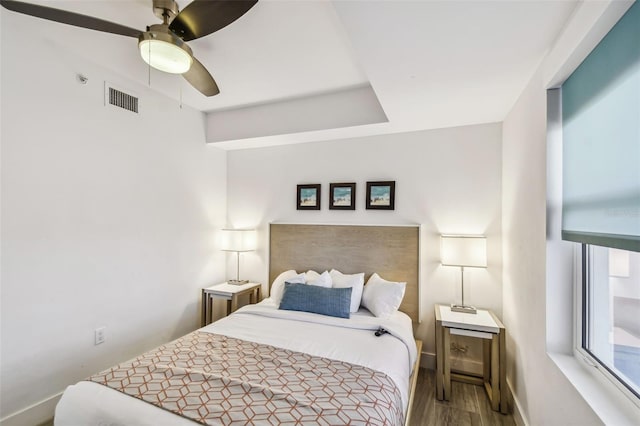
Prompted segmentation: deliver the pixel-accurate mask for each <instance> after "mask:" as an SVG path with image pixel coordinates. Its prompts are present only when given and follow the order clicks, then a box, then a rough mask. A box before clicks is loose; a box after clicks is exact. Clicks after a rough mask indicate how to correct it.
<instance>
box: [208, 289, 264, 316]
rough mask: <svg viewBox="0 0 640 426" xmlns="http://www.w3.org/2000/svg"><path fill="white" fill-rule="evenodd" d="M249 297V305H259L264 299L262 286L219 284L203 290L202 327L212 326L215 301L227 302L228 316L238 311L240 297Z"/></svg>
mask: <svg viewBox="0 0 640 426" xmlns="http://www.w3.org/2000/svg"><path fill="white" fill-rule="evenodd" d="M245 294H248V295H249V303H257V302H259V301H260V299H262V284H260V283H247V284H242V285H231V284H227V283H222V284H217V285H214V286H211V287H207V288H203V289H202V315H201V317H200V318H201V319H200V327H204V326H205V325H208V324H211V322H212V321H213V299H224V300H226V301H227V315H229V314H230V313H232V312H234V311H235V310H236V309H238V297H240V296H243V295H245Z"/></svg>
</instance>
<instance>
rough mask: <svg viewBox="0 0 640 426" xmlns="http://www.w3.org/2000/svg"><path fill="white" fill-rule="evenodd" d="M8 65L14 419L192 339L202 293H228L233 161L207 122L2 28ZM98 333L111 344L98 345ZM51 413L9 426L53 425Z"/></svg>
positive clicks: (5, 390)
mask: <svg viewBox="0 0 640 426" xmlns="http://www.w3.org/2000/svg"><path fill="white" fill-rule="evenodd" d="M5 18H6V19H5ZM16 34H19V36H16ZM26 51H28V54H27V53H26ZM133 53H134V54H135V52H133ZM1 59H2V130H1V137H2V211H1V213H2V265H1V266H2V275H1V279H2V283H1V285H2V287H1V299H2V301H1V303H2V304H1V327H2V328H1V338H2V340H1V344H2V348H1V355H2V366H1V375H2V381H1V382H2V383H1V394H2V401H1V406H0V417H4V418H6V417H7V416H11V415H13V414H14V413H16V412H17V411H19V410H22V409H24V408H26V407H28V406H30V405H31V404H38V403H39V402H41V401H43V400H47V399H48V398H49V397H50V396H55V395H56V394H58V393H59V392H61V391H63V390H64V388H65V387H66V386H67V385H69V384H72V383H74V382H76V381H78V380H80V379H82V378H85V377H87V376H88V375H90V374H92V373H94V372H96V371H99V370H101V369H103V368H106V367H108V366H110V365H113V364H115V363H117V362H119V361H123V360H126V359H128V358H130V357H132V356H134V355H137V354H139V353H141V352H143V351H145V350H148V349H150V348H152V347H154V346H157V345H159V344H161V343H163V342H166V341H168V340H171V339H173V338H176V337H178V336H180V335H182V334H185V333H187V332H189V331H191V330H193V329H195V328H196V327H198V326H199V312H200V310H199V309H200V308H199V307H200V305H199V295H200V292H199V289H200V287H201V286H203V285H205V284H208V285H210V284H212V283H213V282H217V281H219V280H221V279H223V278H224V270H223V269H222V268H224V255H223V254H222V253H221V252H220V251H219V250H217V249H216V248H215V247H214V233H215V231H216V230H218V229H220V228H222V227H223V226H224V224H225V220H226V204H225V203H226V153H225V152H224V151H220V150H218V149H217V148H215V147H212V146H207V145H206V144H205V136H204V135H205V133H204V117H203V115H202V114H201V113H200V112H196V111H194V110H191V109H188V108H185V109H180V108H179V105H177V104H176V103H175V102H174V101H172V100H169V99H167V98H164V97H162V96H159V95H157V94H155V93H154V92H152V91H150V90H149V89H147V88H145V87H131V86H127V83H126V81H127V80H126V78H122V77H120V76H118V75H115V74H112V73H109V72H107V71H105V70H104V69H101V68H98V67H96V66H94V65H93V64H91V63H89V62H86V61H85V60H83V59H80V58H78V57H75V56H74V55H72V54H70V53H69V52H66V51H63V50H60V49H59V48H57V47H55V45H54V44H53V43H51V42H49V41H47V40H46V39H44V38H40V36H39V35H37V34H33V33H30V32H26V33H25V32H23V31H20V27H19V25H17V24H16V20H15V19H14V17H13V15H12V16H9V14H3V22H2V58H1ZM76 72H82V73H83V74H85V75H86V76H87V77H88V78H89V81H88V83H87V84H86V85H81V84H79V83H78V82H77V81H76ZM105 79H107V80H110V81H112V82H115V83H119V85H120V86H124V87H125V88H129V89H133V90H134V91H135V92H137V94H138V95H140V97H141V114H140V115H135V114H132V113H130V112H127V111H124V110H116V109H112V108H107V107H104V106H103V81H104V80H105ZM214 265H216V266H218V268H217V269H216V268H215V267H214ZM220 266H222V268H220ZM100 326H105V327H106V342H105V343H104V344H102V345H98V346H94V329H95V328H96V327H100ZM54 402H55V398H53V399H52V400H49V401H48V403H44V404H41V406H40V407H41V408H42V407H44V408H42V409H37V408H36V409H35V410H31V411H30V412H27V413H26V414H25V416H18V417H13V420H12V421H9V422H7V424H11V423H18V424H36V423H38V422H40V421H42V420H44V419H46V418H47V417H51V416H52V415H53V411H52V407H53V403H54ZM34 413H35V414H34ZM3 424H4V423H3Z"/></svg>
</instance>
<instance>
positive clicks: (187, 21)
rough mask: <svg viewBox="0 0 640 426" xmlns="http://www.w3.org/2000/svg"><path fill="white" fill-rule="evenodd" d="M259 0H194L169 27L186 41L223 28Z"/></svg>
mask: <svg viewBox="0 0 640 426" xmlns="http://www.w3.org/2000/svg"><path fill="white" fill-rule="evenodd" d="M257 2H258V0H193V1H192V2H191V3H189V4H188V5H187V7H185V8H184V9H182V11H181V12H180V13H179V14H178V16H176V17H175V18H174V19H173V21H172V22H171V24H170V25H169V29H171V31H173V32H174V33H176V35H177V36H178V37H180V38H181V39H183V40H184V41H189V40H194V39H196V38H200V37H204V36H206V35H208V34H211V33H213V32H216V31H218V30H219V29H222V28H224V27H226V26H227V25H229V24H230V23H232V22H233V21H235V20H236V19H238V18H239V17H241V16H242V15H244V14H245V13H247V11H248V10H249V9H251V8H252V7H253V6H254V5H255V4H256V3H257Z"/></svg>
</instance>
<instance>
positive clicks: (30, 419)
mask: <svg viewBox="0 0 640 426" xmlns="http://www.w3.org/2000/svg"><path fill="white" fill-rule="evenodd" d="M61 397H62V392H60V393H57V394H55V395H52V396H50V397H49V398H46V399H43V400H42V401H40V402H37V403H35V404H33V405H30V406H28V407H26V408H23V409H22V410H20V411H16V412H15V413H13V414H10V415H8V416H7V417H4V418H2V419H0V426H25V425H34V426H35V425H39V424H42V423H45V422H47V421H50V420H51V419H52V418H53V414H54V413H55V411H56V405H57V404H58V401H59V400H60V398H61Z"/></svg>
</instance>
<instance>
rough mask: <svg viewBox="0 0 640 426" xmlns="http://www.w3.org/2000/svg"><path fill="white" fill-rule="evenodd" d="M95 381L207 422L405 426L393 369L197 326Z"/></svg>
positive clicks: (98, 376)
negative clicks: (389, 371)
mask: <svg viewBox="0 0 640 426" xmlns="http://www.w3.org/2000/svg"><path fill="white" fill-rule="evenodd" d="M88 380H90V381H92V382H96V383H100V384H103V385H105V386H108V387H110V388H113V389H115V390H118V391H120V392H123V393H125V394H127V395H130V396H133V397H135V398H138V399H141V400H143V401H146V402H148V403H150V404H153V405H156V406H158V407H161V408H163V409H165V410H169V411H171V412H173V413H176V414H179V415H181V416H183V417H186V418H188V419H191V420H194V421H196V422H199V423H201V424H205V425H221V424H222V425H231V424H237V425H259V424H287V423H288V424H305V425H306V424H319V425H344V424H351V425H356V424H360V425H363V424H367V425H402V424H403V417H404V414H403V409H402V400H401V396H400V391H399V390H398V388H397V386H396V385H395V383H394V382H393V380H391V378H389V377H388V376H387V375H386V374H384V373H381V372H378V371H375V370H372V369H369V368H366V367H362V366H358V365H354V364H349V363H346V362H341V361H335V360H330V359H327V358H322V357H317V356H312V355H308V354H304V353H301V352H294V351H289V350H286V349H280V348H276V347H273V346H269V345H263V344H259V343H253V342H248V341H245V340H240V339H234V338H231V337H227V336H222V335H217V334H211V333H203V332H200V331H195V332H193V333H190V334H187V335H186V336H184V337H182V338H180V339H177V340H175V341H173V342H170V343H167V344H166V345H163V346H160V347H159V348H157V349H155V350H152V351H150V352H147V353H145V354H143V355H140V356H139V357H137V358H136V359H134V360H133V361H128V362H126V363H123V364H120V365H117V366H115V367H113V368H110V369H108V370H105V371H103V372H101V373H98V374H96V375H94V376H91V377H90V378H89V379H88Z"/></svg>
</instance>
